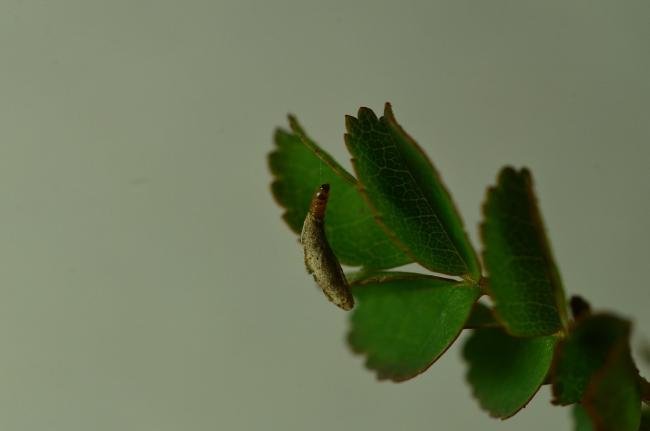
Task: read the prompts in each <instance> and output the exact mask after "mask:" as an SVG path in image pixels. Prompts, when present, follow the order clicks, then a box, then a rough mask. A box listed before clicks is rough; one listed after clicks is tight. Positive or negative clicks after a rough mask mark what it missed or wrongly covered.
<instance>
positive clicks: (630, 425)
mask: <svg viewBox="0 0 650 431" xmlns="http://www.w3.org/2000/svg"><path fill="white" fill-rule="evenodd" d="M582 404H583V405H584V407H585V409H586V411H587V413H588V414H589V417H590V418H591V421H592V423H593V425H594V430H595V431H613V430H616V431H637V430H638V429H639V426H640V425H641V390H640V388H639V380H638V371H637V369H636V367H635V365H634V362H633V361H632V357H631V355H630V348H629V343H628V340H627V339H624V340H621V342H620V343H619V344H618V345H617V346H616V347H614V348H613V349H612V350H611V351H610V354H609V355H608V357H607V360H606V363H605V365H604V366H603V367H602V368H601V369H600V370H599V371H598V373H596V374H595V375H594V377H593V378H592V379H591V381H590V382H589V385H587V389H586V390H585V395H584V398H583V401H582Z"/></svg>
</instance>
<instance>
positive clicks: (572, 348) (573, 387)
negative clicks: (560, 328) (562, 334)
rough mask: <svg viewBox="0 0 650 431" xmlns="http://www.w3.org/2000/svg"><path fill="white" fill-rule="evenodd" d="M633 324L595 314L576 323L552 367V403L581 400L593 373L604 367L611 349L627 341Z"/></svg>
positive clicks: (561, 345) (563, 342) (568, 402)
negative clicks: (622, 341)
mask: <svg viewBox="0 0 650 431" xmlns="http://www.w3.org/2000/svg"><path fill="white" fill-rule="evenodd" d="M629 334H630V323H629V322H627V321H626V320H623V319H619V318H618V317H615V316H612V315H608V314H593V315H590V316H588V317H585V318H584V319H581V320H579V321H578V322H577V324H576V326H575V327H574V328H573V329H572V331H571V333H570V334H569V337H568V338H566V339H565V340H563V341H562V342H561V343H559V344H558V348H557V350H556V353H555V359H554V364H553V370H552V373H551V374H552V382H553V396H554V399H553V403H555V404H561V405H567V404H572V403H576V402H579V401H580V400H581V399H582V396H583V394H584V391H585V388H586V387H587V384H588V383H589V381H590V380H591V378H592V376H593V375H594V374H595V373H596V372H597V371H598V370H599V369H601V368H602V367H603V365H604V364H605V360H606V359H607V356H608V354H609V353H610V351H611V350H612V348H613V347H614V346H615V345H617V344H618V343H620V342H621V340H627V339H628V337H629Z"/></svg>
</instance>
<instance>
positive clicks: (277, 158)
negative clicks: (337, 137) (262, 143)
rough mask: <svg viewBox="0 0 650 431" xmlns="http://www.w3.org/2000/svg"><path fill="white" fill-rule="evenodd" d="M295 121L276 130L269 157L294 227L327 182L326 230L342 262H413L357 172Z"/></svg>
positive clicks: (276, 192)
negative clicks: (382, 222) (364, 192)
mask: <svg viewBox="0 0 650 431" xmlns="http://www.w3.org/2000/svg"><path fill="white" fill-rule="evenodd" d="M291 123H292V127H293V129H294V132H293V133H290V132H287V131H284V130H281V129H280V130H277V131H276V133H275V145H276V148H275V150H274V151H273V152H272V153H271V154H270V155H269V160H268V161H269V166H270V169H271V172H272V173H273V175H274V181H273V183H272V184H271V190H272V192H273V196H274V197H275V199H276V201H277V202H278V203H279V204H280V205H281V206H282V207H283V208H284V209H285V213H284V214H283V218H284V220H285V221H286V222H287V224H288V225H289V227H290V228H291V230H293V231H294V232H295V233H298V234H299V233H300V231H301V229H302V224H303V221H304V219H305V216H306V214H307V211H308V208H309V203H310V201H311V198H312V195H313V193H314V191H315V190H316V189H317V188H318V186H319V185H320V184H323V183H329V184H330V190H331V193H330V200H329V203H328V207H327V215H326V221H325V233H326V235H327V239H328V242H329V244H330V246H331V247H332V250H333V251H334V253H335V254H336V256H337V258H338V259H339V261H340V262H341V263H342V264H345V265H350V266H365V267H369V268H392V267H395V266H400V265H404V264H406V263H409V262H411V261H412V259H410V258H409V257H407V256H406V255H405V254H404V253H403V252H402V251H401V250H400V249H399V248H398V247H397V246H396V245H395V244H394V243H393V242H392V241H391V240H390V239H389V238H388V236H387V235H386V233H385V232H384V231H383V229H382V228H381V227H380V226H379V225H378V224H377V222H376V221H375V219H374V216H373V214H372V212H371V211H370V209H369V207H368V206H367V204H366V203H365V201H364V199H363V198H362V196H361V194H360V192H359V191H358V188H357V184H356V181H355V180H354V177H352V176H351V175H350V174H349V173H348V172H346V171H345V170H344V169H343V168H342V167H341V166H340V165H338V164H337V163H336V162H335V161H334V160H333V159H332V158H331V156H329V155H328V154H327V153H325V152H324V151H323V150H322V149H320V148H319V147H318V146H317V145H316V144H315V143H314V142H313V141H311V140H310V139H309V138H308V137H307V136H306V135H305V134H304V132H303V131H302V129H301V128H300V126H299V125H298V123H297V121H296V120H295V119H293V118H291Z"/></svg>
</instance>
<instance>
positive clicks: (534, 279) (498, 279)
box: [481, 167, 568, 337]
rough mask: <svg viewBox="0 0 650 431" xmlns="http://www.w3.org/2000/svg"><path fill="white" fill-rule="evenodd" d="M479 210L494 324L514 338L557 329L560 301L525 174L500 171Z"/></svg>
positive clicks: (562, 318) (563, 314)
mask: <svg viewBox="0 0 650 431" xmlns="http://www.w3.org/2000/svg"><path fill="white" fill-rule="evenodd" d="M483 209H484V213H485V220H484V222H483V224H482V226H481V234H482V239H483V244H484V251H483V261H484V263H485V267H486V269H487V271H488V273H489V277H490V283H489V286H488V291H489V293H490V296H491V297H492V299H493V300H494V303H495V308H496V313H497V315H498V317H499V320H500V321H502V322H503V323H504V325H505V327H506V329H507V330H508V332H509V333H510V334H512V335H515V336H521V337H531V336H539V335H550V334H554V333H556V332H558V331H560V330H561V329H563V327H565V326H566V321H567V320H568V319H567V310H566V300H565V298H564V291H563V289H562V283H561V281H560V276H559V273H558V271H557V268H556V266H555V263H554V261H553V257H552V255H551V248H550V245H549V243H548V240H547V238H546V235H545V233H544V226H543V223H542V218H541V215H540V212H539V209H538V208H537V202H536V198H535V194H534V192H533V183H532V179H531V176H530V173H529V172H528V170H527V169H522V170H520V171H518V172H517V171H515V170H514V169H512V168H510V167H506V168H504V169H503V170H502V171H501V173H500V174H499V179H498V184H497V185H496V187H492V188H490V189H489V190H488V193H487V201H486V203H485V205H484V207H483Z"/></svg>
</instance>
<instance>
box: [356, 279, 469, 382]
mask: <svg viewBox="0 0 650 431" xmlns="http://www.w3.org/2000/svg"><path fill="white" fill-rule="evenodd" d="M352 293H353V295H354V297H355V300H356V301H357V306H356V308H355V309H354V310H353V312H352V317H351V319H350V323H351V329H350V333H349V334H348V342H349V344H350V347H351V348H352V349H353V350H354V351H355V352H357V353H361V354H364V355H365V356H366V366H367V367H368V368H369V369H371V370H374V371H376V373H377V377H378V378H379V379H380V380H383V379H390V380H393V381H396V382H398V381H403V380H407V379H410V378H412V377H414V376H416V375H417V374H420V373H422V372H423V371H425V370H426V369H427V368H429V366H431V364H432V363H433V362H435V361H436V359H438V358H439V357H440V356H441V355H442V354H443V353H444V352H445V350H447V348H448V347H449V346H450V345H451V344H452V343H453V342H454V340H455V339H456V337H458V334H459V333H460V331H461V330H462V329H463V325H464V324H465V321H466V320H467V318H468V316H469V314H470V311H471V309H472V304H474V302H475V301H476V300H477V299H478V297H479V295H480V292H479V288H478V287H476V286H469V285H467V284H465V283H462V282H457V281H453V280H447V279H442V278H437V277H432V276H426V275H422V274H408V273H380V274H375V275H372V276H370V277H367V278H366V279H364V280H360V281H357V282H355V283H354V284H353V286H352Z"/></svg>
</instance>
